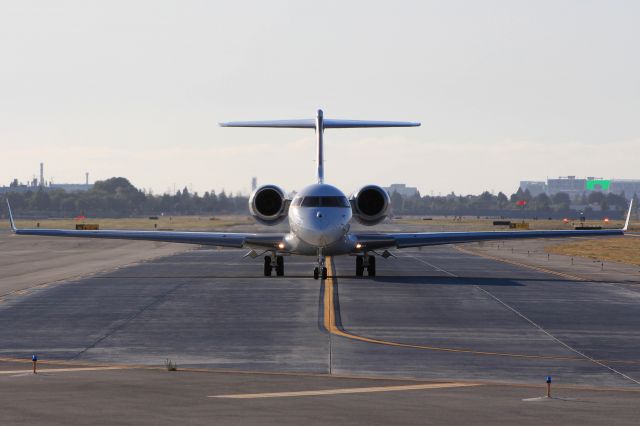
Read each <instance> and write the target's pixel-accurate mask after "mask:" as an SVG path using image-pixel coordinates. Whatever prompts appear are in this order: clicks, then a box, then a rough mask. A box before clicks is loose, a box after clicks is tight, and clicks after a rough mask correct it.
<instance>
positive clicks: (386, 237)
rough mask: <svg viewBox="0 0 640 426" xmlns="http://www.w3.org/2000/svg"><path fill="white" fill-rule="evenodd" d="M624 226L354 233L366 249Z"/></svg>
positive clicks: (600, 233)
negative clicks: (576, 228) (543, 229)
mask: <svg viewBox="0 0 640 426" xmlns="http://www.w3.org/2000/svg"><path fill="white" fill-rule="evenodd" d="M623 234H624V231H623V230H621V229H598V230H584V231H582V230H572V231H564V230H561V231H486V232H418V233H397V234H394V233H391V234H357V233H356V234H355V236H356V237H357V240H358V243H360V244H361V245H362V246H363V249H370V250H376V249H383V248H394V247H395V248H409V247H422V246H435V245H442V244H455V243H471V242H476V241H491V240H515V239H529V238H568V237H598V236H605V235H623Z"/></svg>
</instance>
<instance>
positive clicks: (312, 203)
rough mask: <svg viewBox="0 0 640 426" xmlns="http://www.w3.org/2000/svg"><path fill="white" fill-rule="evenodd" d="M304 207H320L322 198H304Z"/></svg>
mask: <svg viewBox="0 0 640 426" xmlns="http://www.w3.org/2000/svg"><path fill="white" fill-rule="evenodd" d="M301 205H302V207H320V197H304V198H303V199H302V204H301Z"/></svg>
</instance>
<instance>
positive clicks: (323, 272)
mask: <svg viewBox="0 0 640 426" xmlns="http://www.w3.org/2000/svg"><path fill="white" fill-rule="evenodd" d="M324 265H325V258H324V255H323V254H322V249H321V248H319V249H318V266H316V267H315V269H314V270H313V279H314V280H317V279H318V278H320V277H321V276H322V279H323V280H326V279H327V276H328V274H327V267H326V266H324Z"/></svg>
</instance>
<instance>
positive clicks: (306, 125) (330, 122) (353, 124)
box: [220, 118, 420, 129]
mask: <svg viewBox="0 0 640 426" xmlns="http://www.w3.org/2000/svg"><path fill="white" fill-rule="evenodd" d="M419 125H420V123H413V122H410V121H370V120H337V119H331V118H325V119H324V120H323V121H322V127H323V129H351V128H366V127H417V126H419ZM220 126H221V127H271V128H284V129H315V127H316V120H315V119H307V120H267V121H230V122H228V123H220Z"/></svg>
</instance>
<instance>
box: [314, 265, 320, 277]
mask: <svg viewBox="0 0 640 426" xmlns="http://www.w3.org/2000/svg"><path fill="white" fill-rule="evenodd" d="M319 277H320V271H319V269H318V267H317V266H316V267H315V269H314V270H313V279H314V280H317V279H318V278H319Z"/></svg>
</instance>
